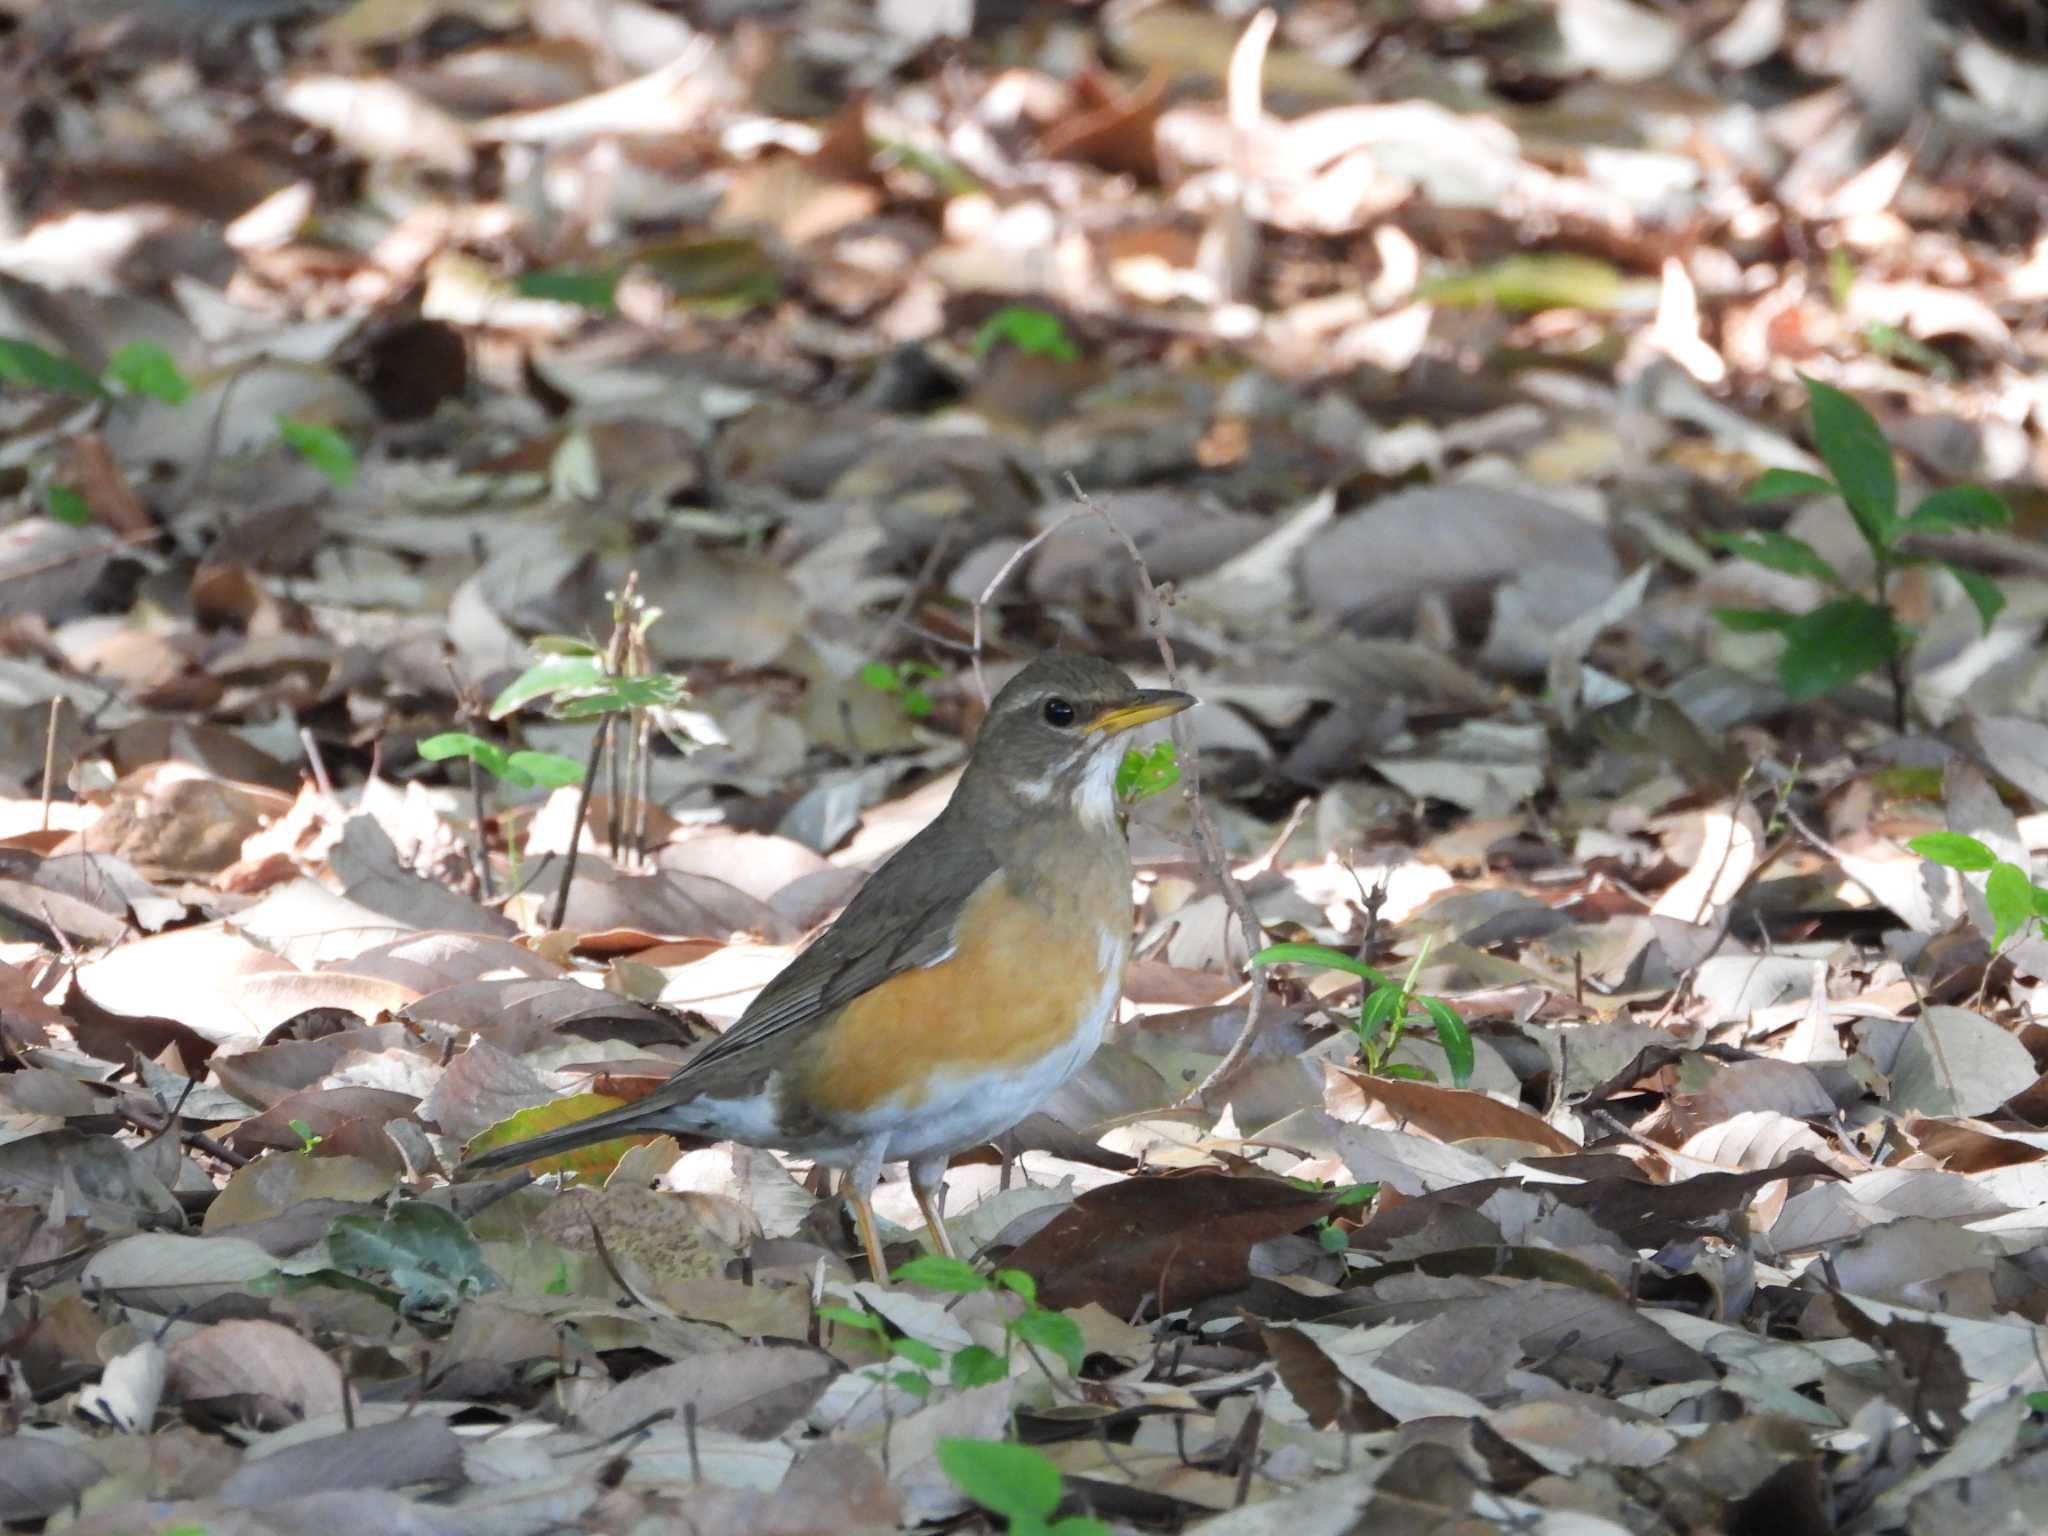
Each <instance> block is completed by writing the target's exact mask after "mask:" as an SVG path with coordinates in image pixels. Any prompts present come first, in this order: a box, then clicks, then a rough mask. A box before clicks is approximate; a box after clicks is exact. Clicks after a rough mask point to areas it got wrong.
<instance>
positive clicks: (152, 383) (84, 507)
mask: <svg viewBox="0 0 2048 1536" xmlns="http://www.w3.org/2000/svg"><path fill="white" fill-rule="evenodd" d="M0 384H12V385H15V386H17V387H19V388H22V389H32V390H39V391H41V392H43V393H45V394H56V395H75V396H77V397H79V398H80V399H83V400H88V401H92V402H94V403H95V404H96V405H97V406H98V407H99V408H100V410H101V411H102V412H114V411H120V410H123V409H126V408H128V406H129V403H130V402H132V401H134V400H137V399H150V400H157V401H160V402H162V403H163V404H165V405H183V404H184V403H185V402H186V401H187V400H188V399H190V398H191V396H192V381H191V380H190V379H188V378H186V377H185V375H184V374H183V373H182V372H181V371H180V370H179V368H178V365H177V363H176V361H175V360H174V359H173V358H172V357H171V354H170V353H169V352H168V351H166V350H165V348H164V346H163V344H162V343H161V342H155V341H133V342H130V343H129V344H128V345H127V346H125V347H123V348H121V349H120V351H118V352H116V353H115V354H114V355H113V357H112V358H110V359H109V360H108V362H107V366H106V367H105V368H104V369H102V370H101V371H100V372H99V373H98V374H97V375H95V374H94V373H93V371H92V370H91V369H89V368H87V367H86V366H85V365H84V364H83V363H80V362H77V361H76V360H74V359H72V358H69V357H65V356H62V355H61V354H59V353H56V352H50V351H47V350H45V349H44V348H42V347H39V346H37V345H36V344H35V343H34V342H32V341H23V340H21V339H20V338H18V337H12V336H0ZM43 505H44V507H45V509H46V510H47V511H48V513H49V515H50V516H51V517H52V518H53V519H54V520H56V521H57V522H60V523H68V524H70V525H71V526H72V527H74V528H82V527H84V526H85V525H86V524H87V523H89V522H91V521H92V508H91V506H90V505H89V504H88V503H87V501H86V499H85V497H83V496H82V495H80V494H79V493H78V492H77V491H76V490H74V489H72V488H71V487H70V486H66V485H60V484H57V483H56V482H55V481H50V482H47V483H45V484H44V486H43Z"/></svg>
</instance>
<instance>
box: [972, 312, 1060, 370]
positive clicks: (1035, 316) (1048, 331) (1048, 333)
mask: <svg viewBox="0 0 2048 1536" xmlns="http://www.w3.org/2000/svg"><path fill="white" fill-rule="evenodd" d="M1004 342H1007V343H1009V345H1011V346H1013V347H1015V348H1016V349H1017V350H1018V351H1019V352H1022V353H1024V354H1025V355H1026V356H1028V357H1050V358H1056V359H1058V360H1059V361H1060V362H1063V363H1071V362H1073V361H1074V360H1075V359H1077V358H1078V357H1080V355H1081V349H1080V348H1079V347H1077V346H1075V345H1074V340H1073V338H1072V337H1071V336H1069V335H1068V334H1067V328H1066V325H1065V324H1064V323H1063V322H1062V321H1061V320H1060V317H1059V316H1058V315H1055V314H1051V313H1048V312H1047V311H1045V310H1042V309H1033V308H1031V307H1030V306H1028V305H1023V304H1009V305H1005V306H1004V307H1003V308H1001V309H999V310H997V311H996V312H995V313H994V314H992V315H990V316H989V317H988V319H986V320H984V321H983V322H982V323H981V329H980V330H978V331H976V332H975V333H974V340H973V342H972V343H971V344H970V348H969V350H971V351H972V352H973V353H974V355H975V356H976V357H986V356H988V354H989V353H990V352H992V351H993V350H994V349H995V348H996V347H997V346H998V345H1000V344H1002V343H1004Z"/></svg>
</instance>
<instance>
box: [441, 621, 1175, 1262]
mask: <svg viewBox="0 0 2048 1536" xmlns="http://www.w3.org/2000/svg"><path fill="white" fill-rule="evenodd" d="M1195 702H1196V700H1195V698H1194V696H1193V695H1191V694H1188V693H1184V692H1181V691H1179V690H1177V689H1171V688H1140V687H1139V686H1138V685H1137V684H1136V683H1135V682H1134V681H1133V680H1132V679H1131V677H1130V676H1129V675H1128V674H1127V673H1125V672H1124V671H1123V670H1122V669H1121V668H1119V667H1117V666H1115V665H1113V664H1111V663H1110V662H1107V661H1103V660H1100V659H1098V658H1095V657H1091V656H1086V655H1080V654H1075V653H1071V652H1063V651H1052V652H1047V653H1045V654H1043V655H1040V656H1038V657H1036V658H1034V659H1033V660H1032V661H1030V662H1029V663H1027V664H1026V665H1025V666H1024V667H1023V668H1022V669H1021V670H1020V671H1019V672H1018V673H1017V674H1016V675H1015V676H1014V677H1013V678H1011V679H1010V681H1009V682H1008V683H1006V684H1005V685H1004V686H1003V687H1002V688H1001V689H1000V690H998V691H997V693H996V695H995V697H994V698H993V699H992V700H991V701H990V702H989V707H988V714H987V716H986V718H985V719H984V721H983V723H982V728H981V732H980V735H979V736H978V737H977V738H976V740H975V744H974V748H973V751H972V752H971V753H970V754H969V756H968V760H967V765H966V767H965V768H964V769H963V770H962V772H961V775H960V781H959V783H958V784H957V785H956V786H955V787H954V790H953V794H952V797H951V798H950V799H949V800H948V801H947V802H946V806H945V808H944V809H943V810H941V811H940V812H939V814H938V815H937V816H936V817H935V818H934V819H933V820H932V821H931V822H930V823H928V824H927V825H926V826H925V827H924V829H923V830H922V831H920V832H919V833H918V834H917V835H916V836H915V837H913V838H911V839H910V840H909V841H908V842H907V843H905V844H904V845H903V846H902V847H901V848H899V849H898V850H897V851H896V852H895V853H894V854H892V855H891V856H890V858H889V859H888V860H887V862H885V863H884V864H882V865H881V866H880V867H879V868H877V869H876V870H875V872H874V874H873V875H871V876H870V877H869V878H868V880H867V881H866V883H865V884H863V885H862V886H861V888H860V889H859V890H858V891H857V892H856V893H855V894H854V897H853V899H852V900H851V901H850V902H848V903H847V905H846V908H845V910H844V911H843V912H842V913H841V914H840V915H839V917H838V918H837V920H835V921H834V922H833V923H831V924H830V925H829V926H827V927H826V928H824V929H823V930H822V931H821V932H820V933H819V934H818V935H817V937H816V938H815V939H813V940H812V941H811V943H810V944H808V945H807V946H806V947H805V948H804V949H802V950H801V951H799V952H798V954H797V955H796V957H795V958H794V959H792V960H791V961H790V962H789V964H788V965H786V966H785V967H783V969H782V970H781V971H780V972H778V973H777V974H776V975H775V977H774V979H772V980H771V981H770V982H769V983H768V985H767V986H766V987H764V988H763V989H762V990H761V992H760V994H759V995H758V996H756V997H755V999H754V1000H753V1002H752V1003H750V1004H749V1005H748V1006H747V1008H746V1010H745V1011H744V1012H743V1013H742V1014H741V1015H740V1017H739V1019H738V1020H737V1021H736V1022H735V1023H734V1024H733V1025H732V1026H731V1027H730V1028H729V1029H727V1030H726V1031H725V1032H724V1033H722V1034H720V1035H719V1036H717V1037H716V1038H714V1039H713V1040H712V1041H710V1042H709V1043H708V1044H707V1045H705V1046H704V1047H703V1049H701V1050H700V1051H699V1052H698V1053H697V1054H696V1055H694V1056H692V1057H691V1058H690V1059H689V1060H688V1061H686V1062H684V1064H683V1065H682V1067H681V1068H680V1069H678V1070H677V1072H676V1073H675V1074H674V1075H673V1076H672V1077H670V1078H669V1079H668V1080H667V1081H666V1082H664V1083H663V1084H662V1085H661V1086H660V1087H659V1088H656V1089H655V1090H654V1092H652V1093H651V1094H649V1095H647V1096H646V1097H645V1098H642V1099H639V1100H637V1101H635V1102H634V1103H631V1104H627V1105H623V1106H621V1107H620V1108H617V1109H613V1110H608V1111H606V1112H605V1113H602V1114H598V1115H593V1116H591V1117H590V1118H589V1119H586V1120H581V1121H578V1122H576V1123H575V1124H573V1125H567V1126H562V1127H560V1128H558V1129H555V1130H550V1131H545V1132H542V1133H541V1134H540V1135H537V1136H532V1137H528V1138H527V1139H525V1140H523V1141H518V1142H512V1143H509V1144H507V1145H505V1146H502V1147H495V1148H492V1149H491V1150H489V1151H487V1152H483V1153H480V1154H478V1155H475V1156H472V1157H471V1158H469V1159H467V1160H466V1161H465V1162H464V1163H463V1164H461V1166H460V1167H458V1168H457V1170H456V1174H455V1176H456V1177H457V1178H458V1179H465V1178H469V1177H473V1176H476V1175H479V1174H485V1173H491V1172H496V1171H498V1170H501V1169H505V1168H511V1167H517V1166H519V1165H520V1164H523V1163H528V1162H531V1161H533V1160H535V1159H537V1158H543V1157H552V1156H554V1155H556V1154H558V1153H562V1152H569V1151H573V1150H575V1149H576V1148H578V1147H584V1146H589V1145H591V1144H592V1143H594V1142H599V1141H606V1140H609V1139H611V1138H612V1137H615V1136H625V1135H633V1134H636V1133H646V1132H668V1133H673V1134H681V1135H691V1136H699V1137H703V1136H709V1137H711V1138H713V1139H716V1140H722V1141H736V1142H740V1143H742V1144H745V1145H748V1146H759V1147H770V1148H780V1149H782V1150H783V1151H785V1152H788V1153H790V1154H792V1155H795V1156H797V1157H802V1158H808V1159H810V1160H811V1161H813V1162H814V1163H818V1164H822V1165H824V1166H827V1167H830V1168H833V1169H836V1170H839V1174H840V1177H839V1189H840V1192H841V1194H842V1195H843V1197H844V1199H845V1201H846V1203H847V1205H848V1206H849V1207H851V1210H852V1213H853V1218H854V1221H855V1224H856V1226H857V1228H858V1231H859V1236H860V1241H861V1245H862V1247H863V1248H864V1249H865V1250H866V1254H867V1261H868V1272H869V1274H870V1275H871V1276H873V1277H874V1278H875V1279H877V1280H886V1279H887V1277H888V1264H887V1261H886V1259H885V1257H884V1255H883V1252H882V1245H881V1241H880V1239H879V1237H878V1235H877V1233H876V1229H875V1218H874V1210H873V1207H872V1205H871V1204H870V1200H871V1197H872V1195H873V1192H874V1188H875V1184H876V1183H877V1181H878V1180H879V1178H880V1176H881V1170H882V1168H883V1166H884V1165H885V1164H890V1163H905V1164H907V1165H908V1169H909V1175H910V1186H911V1190H912V1192H913V1193H914V1194H915V1196H916V1198H917V1205H918V1209H919V1210H920V1211H921V1212H923V1214H924V1218H925V1221H926V1223H927V1227H928V1230H929V1232H930V1234H931V1238H932V1242H933V1244H934V1246H935V1247H936V1248H937V1249H938V1251H939V1252H940V1253H942V1254H945V1255H946V1256H948V1257H958V1256H959V1255H958V1252H957V1250H956V1249H955V1247H954V1245H953V1242H952V1239H951V1237H950V1236H949V1234H948V1233H947V1231H946V1226H945V1219H944V1216H945V1213H944V1210H943V1208H942V1207H943V1195H944V1184H945V1173H946V1166H947V1163H948V1162H949V1160H950V1159H951V1158H952V1157H953V1155H954V1154H955V1153H958V1152H962V1151H965V1150H966V1149H967V1148H969V1147H974V1146H979V1145H981V1144H982V1143H985V1142H988V1141H992V1140H994V1139H995V1138H996V1137H998V1136H1001V1135H1002V1134H1003V1133H1004V1132H1006V1131H1008V1130H1009V1129H1010V1128H1011V1127H1012V1126H1014V1125H1016V1124H1017V1122H1018V1121H1020V1120H1022V1119H1023V1118H1024V1117H1025V1116H1026V1115H1028V1114H1030V1113H1031V1112H1032V1111H1033V1110H1034V1109H1036V1108H1037V1107H1038V1106H1039V1105H1040V1104H1041V1103H1043V1102H1044V1101H1045V1100H1046V1098H1047V1097H1049V1096H1050V1095H1051V1093H1052V1092H1053V1090H1054V1089H1056V1088H1057V1087H1059V1085H1060V1084H1061V1083H1063V1082H1065V1081H1066V1079H1067V1078H1069V1077H1070V1076H1072V1075H1073V1074H1074V1073H1075V1072H1076V1071H1078V1070H1079V1069H1080V1068H1081V1067H1082V1066H1083V1065H1084V1064H1085V1063H1086V1062H1087V1061H1088V1059H1089V1058H1090V1057H1091V1056H1092V1055H1094V1053H1095V1048H1096V1047H1097V1046H1098V1045H1099V1044H1100V1043H1101V1040H1102V1034H1103V1029H1104V1027H1105V1026H1106V1025H1107V1024H1108V1022H1109V1021H1110V1019H1111V1018H1112V1016H1113V1015H1114V1014H1115V1012H1116V1008H1117V1003H1118V1001H1119V1000H1120V999H1121V997H1122V995H1123V973H1124V963H1125V961H1126V960H1127V959H1128V957H1129V953H1130V942H1131V855H1130V844H1129V842H1128V840H1127V837H1126V833H1125V828H1124V822H1123V817H1122V815H1121V813H1120V808H1119V806H1118V804H1117V796H1116V779H1117V770H1118V768H1119V766H1120V765H1121V762H1122V758H1123V737H1124V735H1125V733H1126V732H1128V731H1130V730H1132V729H1134V728H1136V727H1138V726H1141V725H1146V724H1149V723H1150V722H1152V721H1155V720H1161V719H1164V718H1166V717H1167V716H1169V715H1174V714H1178V713H1179V712H1180V711H1181V710H1184V709H1187V708H1188V707H1189V706H1191V705H1193V704H1194V703H1195Z"/></svg>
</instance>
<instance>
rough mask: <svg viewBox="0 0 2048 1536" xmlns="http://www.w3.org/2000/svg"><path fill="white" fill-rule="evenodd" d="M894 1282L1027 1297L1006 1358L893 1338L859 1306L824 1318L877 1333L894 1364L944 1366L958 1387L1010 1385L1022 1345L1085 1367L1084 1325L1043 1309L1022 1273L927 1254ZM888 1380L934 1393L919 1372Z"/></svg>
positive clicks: (1008, 1337)
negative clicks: (1013, 1355) (986, 1272)
mask: <svg viewBox="0 0 2048 1536" xmlns="http://www.w3.org/2000/svg"><path fill="white" fill-rule="evenodd" d="M890 1278H891V1280H892V1281H893V1282H894V1283H896V1284H899V1285H921V1286H923V1287H924V1288H925V1289H926V1290H932V1291H945V1292H948V1293H950V1294H953V1295H959V1296H966V1295H972V1294H974V1293H975V1292H978V1291H1008V1292H1010V1293H1011V1294H1012V1295H1014V1296H1018V1297H1021V1298H1022V1299H1023V1302H1024V1310H1023V1311H1022V1312H1020V1313H1018V1314H1017V1316H1015V1317H1013V1318H1011V1319H1010V1321H1009V1322H1008V1323H1006V1324H1004V1326H1003V1353H1002V1354H1000V1355H999V1354H997V1353H996V1352H995V1351H994V1350H992V1349H988V1348H986V1347H984V1346H982V1345H980V1344H970V1345H968V1346H966V1347H965V1348H964V1349H957V1350H954V1351H953V1353H952V1356H951V1358H950V1360H949V1359H948V1358H947V1357H946V1356H945V1354H944V1353H942V1352H941V1351H939V1350H937V1349H935V1348H933V1347H932V1346H931V1345H930V1344H928V1343H926V1342H925V1341H924V1340H922V1339H906V1338H902V1337H900V1336H897V1335H894V1334H892V1333H891V1331H890V1329H889V1327H888V1325H887V1324H886V1323H884V1322H883V1320H882V1319H881V1318H880V1317H879V1316H877V1315H876V1314H874V1313H872V1312H867V1311H863V1310H860V1309H858V1308H855V1307H820V1308H818V1316H819V1317H821V1318H824V1319H825V1320H826V1321H828V1322H834V1323H840V1324H843V1325H845V1326H846V1327H849V1328H855V1329H858V1330H860V1331H861V1332H863V1333H867V1334H871V1335H873V1337H874V1339H875V1341H876V1343H877V1344H878V1345H879V1346H880V1347H882V1348H883V1349H885V1350H887V1352H888V1353H889V1355H890V1357H891V1358H892V1360H907V1361H909V1362H910V1363H911V1364H913V1365H916V1366H919V1367H921V1368H922V1369H923V1370H928V1371H936V1370H938V1369H940V1367H941V1366H944V1368H945V1370H946V1379H947V1381H948V1382H950V1383H951V1384H952V1385H953V1386H955V1387H962V1388H965V1387H981V1386H987V1385H989V1384H990V1383H992V1382H998V1381H1007V1380H1008V1379H1009V1376H1010V1356H1011V1353H1012V1351H1013V1350H1014V1348H1015V1346H1017V1345H1020V1344H1021V1345H1023V1346H1024V1347H1025V1348H1027V1349H1031V1350H1041V1349H1042V1350H1044V1351H1046V1352H1047V1353H1048V1354H1051V1355H1055V1356H1057V1357H1058V1358H1059V1359H1061V1360H1063V1361H1064V1362H1066V1366H1067V1369H1068V1370H1069V1371H1073V1372H1076V1373H1078V1372H1079V1371H1080V1369H1081V1361H1082V1358H1083V1353H1084V1346H1083V1344H1082V1340H1081V1327H1080V1324H1078V1323H1076V1322H1075V1321H1074V1320H1073V1319H1072V1318H1071V1317H1068V1316H1067V1315H1066V1314H1065V1313H1064V1312H1055V1311H1052V1310H1050V1309H1048V1308H1046V1307H1041V1306H1040V1305H1039V1304H1038V1286H1037V1284H1036V1282H1034V1281H1033V1280H1032V1278H1031V1277H1030V1276H1029V1275H1027V1274H1025V1273H1024V1271H1023V1270H1021V1269H999V1270H997V1271H996V1272H995V1273H994V1274H992V1275H984V1274H983V1273H981V1271H980V1270H978V1269H976V1268H975V1267H974V1266H973V1265H972V1264H969V1263H967V1262H966V1261H965V1260H964V1259H949V1258H947V1257H945V1256H944V1255H943V1254H936V1253H926V1254H920V1255H918V1257H916V1258H914V1259H912V1260H910V1261H909V1262H908V1263H907V1264H901V1265H898V1266H897V1267H896V1269H895V1271H894V1272H893V1273H892V1275H891V1277H890ZM887 1379H888V1380H889V1381H890V1382H891V1383H892V1384H894V1385H896V1386H898V1387H901V1388H902V1389H903V1390H904V1391H906V1392H909V1393H910V1394H911V1395H912V1396H915V1397H923V1396H925V1395H926V1394H927V1393H928V1392H929V1391H930V1390H931V1382H930V1380H929V1379H928V1378H927V1377H925V1376H923V1375H921V1374H919V1373H918V1372H915V1371H891V1372H889V1373H888V1376H887Z"/></svg>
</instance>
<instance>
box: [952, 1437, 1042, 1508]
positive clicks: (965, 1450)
mask: <svg viewBox="0 0 2048 1536" xmlns="http://www.w3.org/2000/svg"><path fill="white" fill-rule="evenodd" d="M938 1462H939V1470H940V1471H942V1472H944V1473H945V1474H946V1476H947V1477H949V1478H950V1479H952V1482H953V1486H954V1487H956V1488H958V1489H959V1490H960V1491H961V1492H962V1493H964V1494H966V1495H967V1497H969V1498H970V1499H972V1500H974V1502H975V1503H977V1504H979V1505H980V1506H981V1507H982V1508H983V1509H986V1510H990V1511H992V1512H994V1513H995V1514H998V1515H1001V1516H1003V1518H1004V1519H1006V1520H1013V1521H1019V1520H1036V1521H1045V1520H1049V1519H1050V1518H1052V1512H1053V1511H1054V1510H1055V1509H1058V1508H1059V1504H1060V1470H1059V1468H1058V1467H1056V1466H1054V1465H1053V1464H1052V1461H1051V1459H1050V1458H1048V1457H1047V1456H1046V1455H1045V1454H1044V1453H1043V1452H1041V1451H1035V1450H1033V1449H1032V1448H1031V1447H1030V1446H1028V1445H1017V1444H1014V1443H1012V1442H1010V1441H1004V1440H941V1441H940V1442H939V1444H938Z"/></svg>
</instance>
